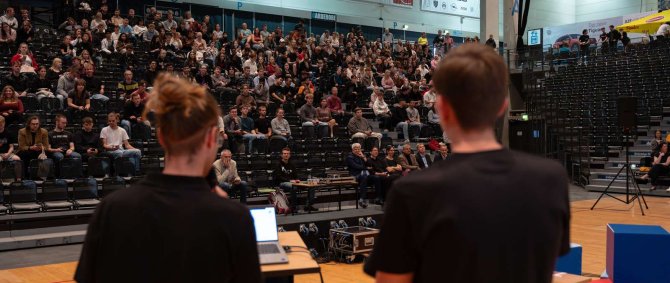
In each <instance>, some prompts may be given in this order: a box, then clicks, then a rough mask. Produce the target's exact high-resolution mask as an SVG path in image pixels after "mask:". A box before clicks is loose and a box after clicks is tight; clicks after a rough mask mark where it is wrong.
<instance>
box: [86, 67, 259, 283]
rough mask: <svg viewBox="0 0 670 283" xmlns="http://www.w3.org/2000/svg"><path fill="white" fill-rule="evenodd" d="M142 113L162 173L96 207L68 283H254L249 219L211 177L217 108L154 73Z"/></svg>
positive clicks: (197, 89)
mask: <svg viewBox="0 0 670 283" xmlns="http://www.w3.org/2000/svg"><path fill="white" fill-rule="evenodd" d="M146 109H151V110H145V112H144V116H145V118H146V115H147V112H148V111H151V112H153V114H152V115H153V116H154V120H153V121H154V122H155V124H154V125H155V126H156V132H157V138H158V142H159V143H160V145H161V147H163V149H164V150H165V168H164V169H163V172H162V173H153V174H149V175H148V176H147V177H146V178H144V179H143V180H141V181H140V182H138V183H136V184H134V185H133V186H131V187H130V188H129V189H125V190H119V191H117V192H114V193H113V194H111V195H109V196H107V197H105V198H104V199H103V200H102V201H101V202H100V204H99V205H98V207H97V208H96V211H95V213H94V214H93V216H92V217H91V221H90V223H89V225H88V231H87V233H86V240H85V242H84V246H83V249H82V252H81V257H80V260H79V265H78V266H77V270H76V273H75V276H74V278H75V280H76V281H77V282H175V281H181V282H255V283H259V282H261V270H260V265H259V262H258V250H257V245H256V235H255V232H254V226H253V220H252V218H251V214H250V212H249V210H248V209H247V208H246V207H244V206H243V205H241V204H240V203H239V202H236V201H232V200H229V199H227V198H225V197H222V195H225V193H223V192H221V191H220V189H219V188H218V187H217V186H216V184H215V183H216V181H215V180H216V177H215V176H212V175H213V174H212V164H213V163H214V160H215V158H216V152H217V150H218V149H219V147H220V146H221V144H222V143H223V140H222V138H221V136H220V135H219V129H218V127H217V120H218V116H219V115H220V110H219V108H218V106H217V104H216V101H215V100H214V98H213V97H212V96H211V95H209V94H208V93H207V90H206V89H204V88H203V87H201V86H196V85H192V84H191V83H190V82H188V81H186V80H183V79H180V78H177V77H174V76H172V75H169V74H161V75H159V76H158V78H157V79H156V82H155V84H154V88H153V90H152V95H151V96H150V98H149V101H148V102H147V108H146ZM116 146H117V145H110V144H106V145H105V147H107V148H114V147H116ZM212 177H214V178H212ZM212 181H214V182H212ZM121 270H122V271H123V272H119V271H121Z"/></svg>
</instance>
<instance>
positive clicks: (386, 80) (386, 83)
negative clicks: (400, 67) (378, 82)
mask: <svg viewBox="0 0 670 283" xmlns="http://www.w3.org/2000/svg"><path fill="white" fill-rule="evenodd" d="M394 86H395V82H393V78H391V71H389V70H386V71H384V77H383V78H382V87H383V88H384V89H385V90H390V89H393V87H394Z"/></svg>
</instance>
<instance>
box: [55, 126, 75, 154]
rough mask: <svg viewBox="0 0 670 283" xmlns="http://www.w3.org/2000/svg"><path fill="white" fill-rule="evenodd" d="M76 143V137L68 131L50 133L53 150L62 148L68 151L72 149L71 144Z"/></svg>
mask: <svg viewBox="0 0 670 283" xmlns="http://www.w3.org/2000/svg"><path fill="white" fill-rule="evenodd" d="M71 142H72V143H74V136H73V135H72V133H70V132H68V131H62V132H55V131H50V132H49V144H50V145H51V148H60V149H62V150H63V151H66V150H68V149H69V148H70V143H71Z"/></svg>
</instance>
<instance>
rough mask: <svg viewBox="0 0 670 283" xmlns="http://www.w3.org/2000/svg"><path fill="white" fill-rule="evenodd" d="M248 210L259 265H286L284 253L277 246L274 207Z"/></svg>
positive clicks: (277, 237) (279, 246)
mask: <svg viewBox="0 0 670 283" xmlns="http://www.w3.org/2000/svg"><path fill="white" fill-rule="evenodd" d="M250 210H251V217H252V218H253V219H254V228H255V230H256V243H257V244H258V257H259V259H260V262H261V264H277V263H288V256H287V255H286V252H285V251H284V248H282V246H281V245H279V235H278V233H277V218H276V216H275V208H274V206H261V207H251V208H250Z"/></svg>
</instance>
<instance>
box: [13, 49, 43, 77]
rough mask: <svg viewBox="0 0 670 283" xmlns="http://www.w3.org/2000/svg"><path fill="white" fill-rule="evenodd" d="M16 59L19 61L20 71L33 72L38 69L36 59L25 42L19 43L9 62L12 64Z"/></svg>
mask: <svg viewBox="0 0 670 283" xmlns="http://www.w3.org/2000/svg"><path fill="white" fill-rule="evenodd" d="M16 61H19V62H21V73H35V72H37V70H38V66H37V60H35V57H33V53H32V52H30V49H28V44H26V43H21V44H20V45H19V50H17V51H16V54H14V56H12V59H11V60H10V64H14V62H16Z"/></svg>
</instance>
